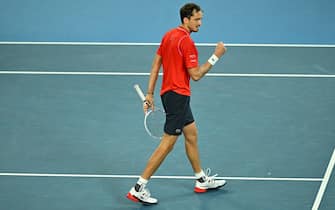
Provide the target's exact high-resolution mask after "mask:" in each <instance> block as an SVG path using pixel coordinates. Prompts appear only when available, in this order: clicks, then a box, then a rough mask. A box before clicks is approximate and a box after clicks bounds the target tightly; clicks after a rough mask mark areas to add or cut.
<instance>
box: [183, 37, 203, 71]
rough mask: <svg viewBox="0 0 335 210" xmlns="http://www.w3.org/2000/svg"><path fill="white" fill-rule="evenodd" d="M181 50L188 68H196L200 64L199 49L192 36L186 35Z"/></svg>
mask: <svg viewBox="0 0 335 210" xmlns="http://www.w3.org/2000/svg"><path fill="white" fill-rule="evenodd" d="M181 51H182V54H183V59H184V63H185V65H186V68H187V69H190V68H194V67H197V66H198V65H199V61H198V60H199V59H198V50H197V48H196V47H195V44H194V42H193V40H192V39H191V38H190V37H186V38H185V39H184V40H183V41H182V43H181Z"/></svg>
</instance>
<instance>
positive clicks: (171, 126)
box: [161, 91, 194, 135]
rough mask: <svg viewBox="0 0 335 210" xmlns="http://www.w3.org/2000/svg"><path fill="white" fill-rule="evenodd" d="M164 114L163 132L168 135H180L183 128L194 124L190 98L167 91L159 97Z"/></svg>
mask: <svg viewBox="0 0 335 210" xmlns="http://www.w3.org/2000/svg"><path fill="white" fill-rule="evenodd" d="M161 99H162V104H163V107H164V110H165V113H166V121H165V125H164V132H165V133H167V134H170V135H180V134H182V132H183V128H184V127H185V126H186V125H188V124H191V123H192V122H194V118H193V114H192V111H191V107H190V96H184V95H180V94H178V93H175V92H173V91H168V92H166V93H164V94H163V95H162V96H161Z"/></svg>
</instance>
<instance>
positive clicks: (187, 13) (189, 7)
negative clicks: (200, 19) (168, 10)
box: [179, 3, 202, 23]
mask: <svg viewBox="0 0 335 210" xmlns="http://www.w3.org/2000/svg"><path fill="white" fill-rule="evenodd" d="M199 11H202V10H201V8H200V6H199V5H197V4H194V3H187V4H185V5H184V6H183V7H182V8H180V10H179V13H180V20H181V23H184V18H185V17H187V18H190V17H191V16H192V15H193V12H199Z"/></svg>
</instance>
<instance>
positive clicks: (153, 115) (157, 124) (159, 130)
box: [144, 109, 165, 139]
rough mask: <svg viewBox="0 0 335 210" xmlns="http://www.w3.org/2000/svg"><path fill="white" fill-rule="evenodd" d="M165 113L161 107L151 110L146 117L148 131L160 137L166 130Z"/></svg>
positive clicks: (145, 124)
mask: <svg viewBox="0 0 335 210" xmlns="http://www.w3.org/2000/svg"><path fill="white" fill-rule="evenodd" d="M164 124H165V113H164V112H163V111H162V110H160V109H155V110H150V111H149V112H148V113H147V114H146V117H145V119H144V126H145V128H146V130H147V132H148V133H149V134H150V135H151V136H152V137H154V138H157V139H160V138H161V137H162V135H163V132H164Z"/></svg>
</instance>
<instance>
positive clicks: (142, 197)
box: [127, 187, 158, 205]
mask: <svg viewBox="0 0 335 210" xmlns="http://www.w3.org/2000/svg"><path fill="white" fill-rule="evenodd" d="M127 198H128V199H130V200H132V201H134V202H141V203H143V204H145V205H152V204H157V203H158V200H157V199H156V198H153V197H151V194H150V191H149V189H147V188H142V189H140V190H139V192H137V191H136V190H135V187H132V188H131V190H130V191H129V192H128V194H127Z"/></svg>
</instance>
